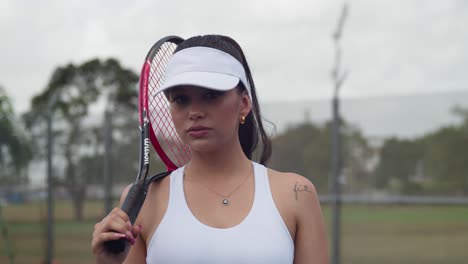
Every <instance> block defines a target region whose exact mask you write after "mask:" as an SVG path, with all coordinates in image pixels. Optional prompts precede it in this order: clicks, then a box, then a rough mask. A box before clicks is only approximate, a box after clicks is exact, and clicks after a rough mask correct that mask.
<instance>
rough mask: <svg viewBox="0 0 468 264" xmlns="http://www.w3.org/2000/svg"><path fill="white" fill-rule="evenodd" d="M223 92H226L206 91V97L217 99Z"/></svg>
mask: <svg viewBox="0 0 468 264" xmlns="http://www.w3.org/2000/svg"><path fill="white" fill-rule="evenodd" d="M223 94H224V92H221V91H209V92H206V93H205V95H204V97H205V99H216V98H218V97H220V96H222V95H223Z"/></svg>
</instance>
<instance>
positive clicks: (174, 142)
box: [148, 43, 190, 167]
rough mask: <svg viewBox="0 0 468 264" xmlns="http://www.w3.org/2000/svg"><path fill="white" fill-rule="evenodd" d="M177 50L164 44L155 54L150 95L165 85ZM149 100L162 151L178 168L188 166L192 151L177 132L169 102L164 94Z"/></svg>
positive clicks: (153, 125)
mask: <svg viewBox="0 0 468 264" xmlns="http://www.w3.org/2000/svg"><path fill="white" fill-rule="evenodd" d="M175 48H176V45H175V44H173V43H164V44H163V45H162V46H161V48H160V49H159V50H158V52H157V53H156V54H155V56H154V58H153V60H152V62H151V65H150V72H149V91H148V94H149V95H151V94H154V93H155V91H156V90H157V89H159V87H160V86H161V84H162V83H163V81H164V78H165V74H164V72H165V70H166V65H167V63H168V61H169V58H170V57H171V55H172V54H173V52H174V50H175ZM148 99H149V100H148V103H149V117H150V122H151V125H152V127H153V131H154V134H155V135H156V139H157V141H158V142H159V143H160V146H161V148H162V150H163V151H164V152H165V153H166V155H167V157H168V158H169V159H170V160H171V162H173V163H174V164H175V165H176V166H177V167H180V166H182V165H184V164H186V163H187V162H188V160H189V159H190V150H189V149H188V147H187V146H186V145H185V144H184V143H183V141H182V140H181V139H180V137H179V136H178V134H177V132H176V130H175V127H174V124H173V122H172V117H171V114H170V111H169V102H168V100H167V99H166V97H165V96H164V94H158V95H156V96H151V97H149V98H148Z"/></svg>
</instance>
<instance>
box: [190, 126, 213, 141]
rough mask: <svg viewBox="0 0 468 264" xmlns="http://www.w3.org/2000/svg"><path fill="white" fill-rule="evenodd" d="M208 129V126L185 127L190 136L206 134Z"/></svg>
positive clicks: (198, 136) (196, 136)
mask: <svg viewBox="0 0 468 264" xmlns="http://www.w3.org/2000/svg"><path fill="white" fill-rule="evenodd" d="M210 130H211V129H210V128H208V127H203V126H194V127H190V128H189V129H187V133H188V135H189V136H191V137H194V138H200V137H204V136H205V135H206V134H208V133H209V131H210Z"/></svg>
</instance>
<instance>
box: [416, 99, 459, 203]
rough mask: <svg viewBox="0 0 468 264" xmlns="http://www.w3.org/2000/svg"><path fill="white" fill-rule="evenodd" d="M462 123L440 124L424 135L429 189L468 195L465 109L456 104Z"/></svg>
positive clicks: (443, 192)
mask: <svg viewBox="0 0 468 264" xmlns="http://www.w3.org/2000/svg"><path fill="white" fill-rule="evenodd" d="M454 113H455V114H456V115H458V116H459V117H461V118H462V123H461V124H459V125H452V126H447V127H443V128H441V129H439V130H437V131H435V132H433V133H431V134H429V135H427V136H426V137H425V138H424V142H425V145H426V146H425V155H424V171H425V173H426V174H427V176H428V177H429V178H430V183H429V186H428V188H429V189H430V190H431V191H432V192H434V193H438V194H446V195H447V194H449V195H468V109H463V108H461V107H455V108H454Z"/></svg>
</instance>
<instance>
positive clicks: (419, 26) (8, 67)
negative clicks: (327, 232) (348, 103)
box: [0, 0, 468, 113]
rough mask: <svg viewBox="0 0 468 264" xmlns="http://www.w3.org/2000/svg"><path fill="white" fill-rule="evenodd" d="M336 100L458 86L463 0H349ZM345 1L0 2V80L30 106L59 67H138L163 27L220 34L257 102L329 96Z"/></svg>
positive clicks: (464, 63) (463, 46)
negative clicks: (231, 41) (241, 61)
mask: <svg viewBox="0 0 468 264" xmlns="http://www.w3.org/2000/svg"><path fill="white" fill-rule="evenodd" d="M348 2H349V3H350V13H349V16H348V20H347V22H346V25H345V29H344V34H343V39H342V47H343V53H344V54H343V56H344V57H343V66H344V68H346V69H348V70H349V71H350V75H349V78H348V79H347V81H346V82H345V84H344V86H343V88H342V93H341V94H342V95H343V96H345V97H368V96H374V95H389V94H391V95H393V94H408V93H422V92H440V91H451V90H468V70H467V69H468V48H467V47H468V44H467V43H468V29H467V27H468V1H464V0H425V1H422V0H382V1H375V0H360V1H357V0H355V1H348ZM342 4H343V1H330V0H315V1H313V0H301V1H294V0H284V1H279V0H236V1H221V0H196V1H177V0H169V1H157V0H143V1H125V0H114V1H88V0H86V1H85V0H71V1H62V0H43V1H33V0H30V1H26V0H2V1H0V35H1V41H0V43H1V44H0V45H1V46H0V85H2V86H3V87H4V88H6V91H7V92H8V94H9V95H10V96H11V98H12V100H13V104H14V108H15V110H16V112H18V113H21V112H23V111H26V110H27V109H28V108H29V102H30V99H31V97H32V96H33V95H35V94H38V93H40V92H41V91H42V90H43V89H44V87H45V86H46V84H47V82H48V80H49V78H50V75H51V73H52V71H53V70H54V69H55V68H56V67H57V66H61V65H65V64H68V63H70V62H73V63H82V62H84V61H86V60H88V59H91V58H95V57H99V58H102V59H105V58H108V57H115V58H117V59H119V60H120V62H121V63H122V64H123V65H124V66H125V67H129V68H132V69H133V70H135V72H139V69H140V66H141V63H142V61H143V59H144V57H145V55H146V52H147V51H148V49H149V48H150V47H151V45H152V44H153V43H154V42H155V41H156V40H158V39H159V38H161V37H163V36H166V35H179V36H181V37H184V38H186V37H189V36H192V35H198V34H207V33H220V34H225V35H229V36H231V37H233V38H235V39H236V40H237V41H238V42H239V43H240V44H241V46H242V47H243V48H244V52H245V53H246V56H247V59H248V60H249V63H250V64H251V67H252V73H253V76H254V79H255V81H256V84H257V89H258V93H259V97H260V100H261V102H262V101H263V102H271V101H281V100H304V99H317V98H328V97H330V96H331V93H332V88H331V87H332V84H331V81H330V69H331V67H332V64H333V57H334V53H333V42H332V39H331V34H332V31H333V30H334V29H335V28H336V23H337V18H338V16H339V14H340V11H341V7H342Z"/></svg>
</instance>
